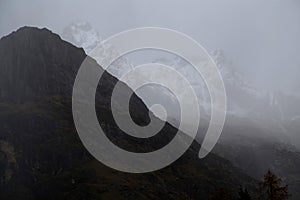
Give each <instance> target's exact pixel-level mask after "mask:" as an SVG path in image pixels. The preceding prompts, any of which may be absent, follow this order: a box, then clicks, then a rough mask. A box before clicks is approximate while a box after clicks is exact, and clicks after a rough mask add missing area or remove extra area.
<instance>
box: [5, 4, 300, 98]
mask: <svg viewBox="0 0 300 200" xmlns="http://www.w3.org/2000/svg"><path fill="white" fill-rule="evenodd" d="M77 20H84V21H88V22H90V23H91V24H92V25H93V26H94V27H96V28H97V29H98V31H99V33H100V34H101V36H102V38H106V37H108V36H110V35H112V34H114V33H118V32H119V31H122V30H126V29H129V28H134V27H142V26H159V27H166V28H172V29H175V30H178V31H181V32H184V33H186V34H188V35H190V36H192V37H193V38H194V39H196V40H197V41H198V42H199V43H201V44H202V45H203V46H204V47H205V48H206V49H207V50H208V51H212V50H214V49H217V48H221V49H223V50H224V52H225V54H226V55H227V57H228V59H230V60H232V61H233V62H234V63H235V65H236V66H238V67H239V68H240V70H241V71H242V72H243V73H244V74H245V75H246V77H247V78H248V80H250V81H253V82H255V83H256V84H257V85H258V86H259V87H262V88H270V89H277V88H279V89H281V90H282V89H285V90H291V91H296V92H297V93H298V94H300V81H299V78H300V55H299V53H300V1H299V0H264V1H262V0H244V1H241V0H205V1H201V0H194V1H192V0H190V1H183V0H181V1H180V0H163V1H162V0H151V1H150V0H118V1H117V0H94V1H92V0H89V1H75V0H66V1H63V0H51V1H47V2H46V1H41V0H31V1H29V0H28V1H26V0H24V1H22V0H0V36H1V37H2V36H3V35H7V34H8V33H10V32H11V31H13V30H16V29H17V28H18V27H20V26H24V25H31V26H39V27H47V28H49V29H51V30H53V31H54V32H56V33H61V32H62V30H63V28H64V27H65V26H67V25H68V24H69V23H71V22H73V21H77Z"/></svg>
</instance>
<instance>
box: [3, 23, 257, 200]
mask: <svg viewBox="0 0 300 200" xmlns="http://www.w3.org/2000/svg"><path fill="white" fill-rule="evenodd" d="M85 58H86V55H85V53H84V51H83V50H82V49H79V48H76V47H75V46H73V45H71V44H69V43H67V42H64V41H62V40H61V39H60V37H59V36H58V35H56V34H53V33H52V32H51V31H49V30H47V29H37V28H31V27H23V28H20V29H19V30H18V31H16V32H13V33H11V34H10V35H8V36H6V37H4V38H2V39H1V40H0V83H1V90H0V110H1V112H0V199H8V200H9V199H14V200H15V199H22V200H23V199H56V200H57V199H186V198H189V197H193V198H195V199H207V198H208V195H209V194H210V193H212V192H213V191H215V190H219V189H221V188H225V189H226V188H227V189H228V190H229V191H231V192H232V194H233V196H236V195H237V191H238V189H239V186H240V185H243V186H246V187H248V188H249V190H250V191H253V190H254V189H253V188H254V184H255V180H254V179H252V178H250V177H248V176H247V175H245V174H243V173H241V172H240V171H239V169H237V168H235V167H233V166H232V165H231V163H230V162H228V161H226V160H225V159H223V158H220V157H218V156H216V155H214V154H210V155H209V156H208V157H206V158H205V159H202V160H200V159H198V157H197V153H198V150H199V147H200V146H199V144H197V143H196V142H195V143H193V145H192V147H191V148H190V149H189V150H188V151H187V152H186V153H185V154H184V155H183V156H182V157H181V158H180V159H179V160H178V161H176V162H175V163H173V164H172V165H171V166H168V167H166V168H164V169H162V170H159V171H156V172H151V173H146V174H129V173H123V172H119V171H116V170H113V169H110V168H108V167H106V166H104V165H103V164H102V163H100V162H99V161H97V160H95V159H94V158H93V157H92V156H91V155H90V154H89V153H88V152H87V150H86V149H85V148H84V146H83V145H82V143H81V141H80V139H79V137H78V134H77V132H76V129H75V127H74V123H73V118H72V110H71V93H72V86H73V83H74V80H75V76H76V73H77V70H78V68H79V66H80V65H81V63H82V61H83V60H84V59H85ZM99 67H100V66H99ZM117 81H118V80H117V79H115V78H114V77H112V76H111V75H110V74H108V73H105V75H104V76H103V77H102V78H101V80H100V82H99V87H98V91H97V95H96V108H97V112H98V114H99V113H101V117H99V122H100V124H101V126H103V129H104V130H105V132H106V134H107V136H108V137H109V138H110V139H111V140H112V141H113V142H114V143H116V144H117V145H119V146H120V147H122V148H124V149H128V150H131V151H137V152H147V151H151V150H153V149H158V148H160V147H161V146H163V145H165V144H167V143H168V142H169V141H170V140H171V139H172V138H173V137H174V135H175V133H176V132H177V130H176V129H175V128H173V127H172V126H170V125H169V124H166V125H165V126H164V128H163V129H162V130H161V132H160V133H159V134H158V136H154V137H151V138H149V139H136V138H133V137H130V136H129V135H126V134H125V133H123V132H122V131H121V130H120V129H119V128H118V127H117V126H116V124H115V122H114V120H113V119H112V114H111V108H110V96H111V93H112V90H113V88H114V85H115V84H116V83H117ZM123 88H124V90H130V89H129V88H128V87H126V85H123ZM130 112H131V115H132V118H133V119H134V121H136V122H137V123H138V124H140V125H143V124H147V123H148V122H149V112H148V109H147V108H146V106H145V105H144V104H143V102H142V101H141V100H140V99H139V98H138V97H137V96H136V95H133V96H132V97H131V101H130Z"/></svg>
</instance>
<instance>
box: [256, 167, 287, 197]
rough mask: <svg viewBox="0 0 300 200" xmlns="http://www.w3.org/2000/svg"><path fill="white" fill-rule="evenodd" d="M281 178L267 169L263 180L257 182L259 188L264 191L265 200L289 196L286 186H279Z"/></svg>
mask: <svg viewBox="0 0 300 200" xmlns="http://www.w3.org/2000/svg"><path fill="white" fill-rule="evenodd" d="M281 182H282V181H281V179H280V178H279V177H277V176H276V175H275V174H274V173H273V172H271V171H270V170H268V172H267V173H266V174H265V175H264V180H263V181H261V182H260V183H259V185H260V188H261V189H262V190H263V191H265V192H266V197H267V200H284V199H288V197H289V196H290V195H289V193H288V186H287V185H285V186H281Z"/></svg>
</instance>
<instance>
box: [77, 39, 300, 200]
mask: <svg viewBox="0 0 300 200" xmlns="http://www.w3.org/2000/svg"><path fill="white" fill-rule="evenodd" d="M71 42H72V41H71ZM78 45H79V46H80V44H78ZM110 48H111V49H113V47H110ZM104 49H105V48H104ZM106 49H107V48H106ZM86 51H88V50H86ZM210 55H211V57H212V58H213V60H214V61H215V63H216V65H217V67H218V68H219V70H220V72H221V74H222V77H223V80H224V84H225V88H226V93H227V98H228V99H227V115H226V118H227V119H226V122H225V126H224V129H223V132H222V135H221V138H220V140H219V143H218V145H217V146H216V148H215V149H214V152H215V153H216V154H217V155H219V156H222V157H223V158H225V159H228V160H230V161H231V162H232V163H233V164H234V165H235V166H236V167H238V168H241V169H243V170H244V172H245V173H247V174H249V175H251V176H253V177H255V178H257V179H258V178H260V177H261V176H262V175H263V174H264V173H265V171H267V170H268V169H272V170H273V171H275V172H276V173H277V174H280V176H281V177H282V178H283V179H284V182H285V183H287V184H289V185H290V188H291V190H292V193H293V197H292V198H294V199H298V198H300V194H299V192H298V188H299V187H300V185H299V183H300V182H299V180H300V179H299V177H300V176H299V174H300V170H299V169H300V168H299V161H300V157H299V150H300V149H299V147H300V134H299V128H300V126H299V124H300V106H298V105H299V102H300V97H299V96H297V95H296V94H290V93H286V92H282V91H280V92H279V91H272V92H271V91H265V90H262V89H258V88H256V87H254V86H253V84H252V83H251V82H249V81H246V78H245V75H243V74H242V73H239V71H238V68H237V67H236V66H234V64H233V63H232V62H231V61H230V60H228V59H227V58H226V55H225V53H224V52H223V51H222V50H221V49H217V50H215V51H212V52H211V53H210ZM95 59H96V60H97V59H98V58H95ZM100 59H103V58H100ZM145 60H146V61H147V59H145ZM126 62H127V61H126ZM126 62H123V63H122V64H119V65H117V66H112V69H116V70H115V71H117V72H118V73H113V74H114V75H116V76H117V77H119V75H120V74H122V73H124V72H126V71H128V70H129V69H132V68H133V67H134V66H133V67H124V68H123V66H127V65H126V64H125V63H126ZM152 62H153V63H161V64H166V65H168V66H171V67H173V68H174V69H176V71H177V72H180V73H181V74H183V75H184V76H185V77H186V78H187V80H189V81H190V83H191V85H192V86H193V88H194V89H195V91H196V94H197V96H198V98H199V100H200V101H199V102H200V107H201V123H200V125H201V126H200V129H199V133H198V141H199V142H200V143H201V141H202V139H203V136H204V135H203V133H205V131H206V128H207V125H208V122H209V119H210V96H209V94H208V91H207V87H206V85H205V83H204V81H203V79H202V78H201V76H199V75H198V74H197V73H195V71H193V68H192V66H191V65H190V64H189V63H187V62H185V61H184V60H183V59H181V58H179V57H176V56H173V55H172V56H164V57H163V58H161V59H156V60H152ZM120 66H121V67H120ZM112 71H113V70H112ZM143 78H147V77H144V76H143ZM145 93H146V94H145V95H143V94H140V93H138V95H139V96H140V97H141V98H142V99H143V101H144V102H146V105H148V104H149V105H151V102H156V101H157V99H159V101H160V102H163V103H164V105H165V106H166V107H167V110H168V111H169V112H168V114H170V116H168V119H167V120H168V122H170V123H171V124H172V125H174V126H175V127H178V124H179V122H178V119H179V118H178V116H180V115H179V113H178V112H177V111H176V109H174V108H176V107H178V105H177V102H176V100H175V97H174V96H173V95H172V94H170V93H169V91H167V90H163V89H162V88H159V89H158V88H154V87H153V88H151V87H148V88H147V92H145ZM148 102H150V103H148Z"/></svg>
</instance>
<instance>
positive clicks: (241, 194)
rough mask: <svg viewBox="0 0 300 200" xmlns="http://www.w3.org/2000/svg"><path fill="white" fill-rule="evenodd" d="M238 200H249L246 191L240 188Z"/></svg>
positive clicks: (249, 197)
mask: <svg viewBox="0 0 300 200" xmlns="http://www.w3.org/2000/svg"><path fill="white" fill-rule="evenodd" d="M239 200H251V196H250V194H249V192H248V190H247V189H243V188H242V187H240V191H239Z"/></svg>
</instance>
